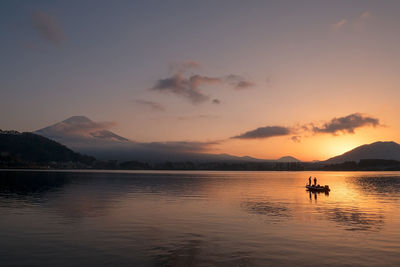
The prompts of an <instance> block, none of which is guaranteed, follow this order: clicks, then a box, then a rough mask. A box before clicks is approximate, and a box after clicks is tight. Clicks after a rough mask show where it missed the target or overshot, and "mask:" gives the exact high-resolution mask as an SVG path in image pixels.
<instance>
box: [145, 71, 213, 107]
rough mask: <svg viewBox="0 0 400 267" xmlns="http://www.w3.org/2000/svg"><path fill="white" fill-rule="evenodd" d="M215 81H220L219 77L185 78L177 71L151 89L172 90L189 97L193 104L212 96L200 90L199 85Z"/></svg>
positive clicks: (196, 76)
mask: <svg viewBox="0 0 400 267" xmlns="http://www.w3.org/2000/svg"><path fill="white" fill-rule="evenodd" d="M213 83H220V80H219V78H215V77H207V76H200V75H193V76H190V77H189V78H185V77H183V75H182V74H181V73H177V74H175V75H173V76H171V77H169V78H165V79H160V80H158V81H157V83H156V85H154V86H153V88H151V89H152V90H155V91H160V92H170V93H173V94H176V95H179V96H181V97H184V98H186V99H188V100H189V101H190V102H192V103H193V104H199V103H203V102H205V101H207V100H209V98H210V97H209V96H208V95H206V94H205V93H203V92H202V91H201V90H200V88H199V86H201V85H205V84H213Z"/></svg>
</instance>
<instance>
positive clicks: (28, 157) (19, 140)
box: [0, 130, 95, 167]
mask: <svg viewBox="0 0 400 267" xmlns="http://www.w3.org/2000/svg"><path fill="white" fill-rule="evenodd" d="M0 152H1V153H0V157H1V162H3V164H6V167H13V166H14V165H16V166H18V165H21V164H25V165H27V166H29V165H32V164H45V163H49V162H80V163H84V164H89V163H90V162H93V161H94V160H95V159H94V158H92V157H88V156H85V155H80V154H78V153H76V152H74V151H72V150H71V149H69V148H67V147H66V146H64V145H61V144H59V143H57V142H56V141H53V140H50V139H48V138H46V137H43V136H40V135H37V134H33V133H19V132H17V131H1V130H0ZM0 165H1V164H0ZM21 166H22V165H21Z"/></svg>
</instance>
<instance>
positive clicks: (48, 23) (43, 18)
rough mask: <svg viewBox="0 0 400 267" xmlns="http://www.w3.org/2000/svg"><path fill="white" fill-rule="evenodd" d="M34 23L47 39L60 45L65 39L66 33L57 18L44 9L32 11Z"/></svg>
mask: <svg viewBox="0 0 400 267" xmlns="http://www.w3.org/2000/svg"><path fill="white" fill-rule="evenodd" d="M31 16H32V23H33V26H34V27H35V29H36V30H37V31H38V32H39V34H40V35H41V37H42V38H43V39H45V40H46V41H48V42H50V43H52V44H54V45H60V44H61V43H63V42H64V41H65V34H64V31H63V29H62V28H61V26H60V25H59V24H58V22H57V20H56V19H55V18H54V17H52V16H50V15H49V14H47V13H46V12H43V11H32V13H31Z"/></svg>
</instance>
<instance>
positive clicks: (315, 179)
mask: <svg viewBox="0 0 400 267" xmlns="http://www.w3.org/2000/svg"><path fill="white" fill-rule="evenodd" d="M314 186H317V177H314Z"/></svg>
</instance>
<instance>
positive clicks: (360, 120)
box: [312, 113, 381, 135]
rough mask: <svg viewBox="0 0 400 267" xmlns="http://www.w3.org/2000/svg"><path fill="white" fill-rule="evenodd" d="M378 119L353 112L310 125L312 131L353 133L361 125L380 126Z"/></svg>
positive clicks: (334, 133)
mask: <svg viewBox="0 0 400 267" xmlns="http://www.w3.org/2000/svg"><path fill="white" fill-rule="evenodd" d="M380 125H381V124H380V122H379V119H377V118H374V117H370V116H367V115H364V114H361V113H353V114H350V115H348V116H344V117H339V118H333V119H332V120H330V121H329V122H327V123H324V124H323V125H322V126H314V125H312V131H313V132H314V133H329V134H333V135H336V134H338V133H340V132H342V133H350V134H353V133H354V131H355V129H357V128H361V127H368V126H370V127H377V126H380Z"/></svg>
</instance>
